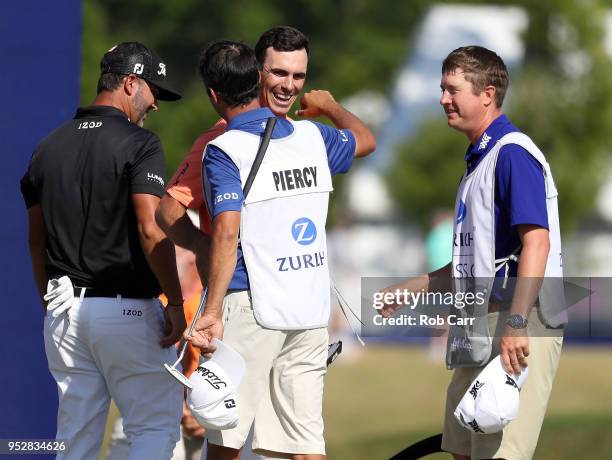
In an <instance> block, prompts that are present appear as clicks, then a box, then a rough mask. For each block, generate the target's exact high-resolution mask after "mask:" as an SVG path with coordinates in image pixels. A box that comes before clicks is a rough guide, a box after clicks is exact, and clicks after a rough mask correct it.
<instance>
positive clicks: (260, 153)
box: [242, 117, 276, 200]
mask: <svg viewBox="0 0 612 460" xmlns="http://www.w3.org/2000/svg"><path fill="white" fill-rule="evenodd" d="M274 125H276V117H270V118H268V121H266V129H265V130H264V134H263V137H262V138H261V143H260V144H259V149H257V155H255V161H254V162H253V166H252V167H251V171H250V172H249V177H247V180H246V182H245V183H244V189H243V191H242V195H243V200H246V197H247V195H248V194H249V191H250V190H251V186H252V185H253V181H254V180H255V176H256V175H257V171H259V167H260V166H261V162H262V161H263V158H264V155H265V154H266V150H268V144H269V143H270V139H271V138H272V131H273V130H274Z"/></svg>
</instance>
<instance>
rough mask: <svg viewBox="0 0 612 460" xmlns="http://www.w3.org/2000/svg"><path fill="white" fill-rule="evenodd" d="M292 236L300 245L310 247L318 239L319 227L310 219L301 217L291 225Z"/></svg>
mask: <svg viewBox="0 0 612 460" xmlns="http://www.w3.org/2000/svg"><path fill="white" fill-rule="evenodd" d="M291 235H292V236H293V239H294V240H295V241H296V242H297V243H298V244H301V245H303V246H308V245H309V244H312V243H314V241H315V240H316V239H317V227H316V226H315V224H314V222H313V221H312V220H310V219H309V218H307V217H300V218H299V219H298V220H296V221H295V222H294V223H293V224H292V225H291Z"/></svg>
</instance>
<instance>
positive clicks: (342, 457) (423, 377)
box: [324, 346, 612, 460]
mask: <svg viewBox="0 0 612 460" xmlns="http://www.w3.org/2000/svg"><path fill="white" fill-rule="evenodd" d="M345 358H348V357H345ZM342 359H343V357H341V358H340V359H339V360H338V361H337V364H334V366H333V367H332V368H331V369H330V371H329V373H328V376H327V381H326V392H325V414H324V415H325V421H326V426H325V431H326V439H327V448H328V457H329V458H330V459H331V460H349V459H350V460H360V459H363V460H378V459H388V458H389V457H390V456H392V455H393V454H395V453H397V452H399V451H401V450H402V449H404V448H405V447H407V446H408V445H410V444H412V443H413V442H415V441H418V440H420V439H423V438H425V437H427V436H430V435H433V434H436V433H439V432H441V431H442V420H443V414H444V398H445V394H446V386H447V384H448V381H449V379H450V372H449V371H447V370H446V369H445V368H444V365H443V361H441V360H438V361H434V360H431V359H429V358H428V354H427V350H426V349H423V348H418V347H381V346H369V347H368V348H367V349H366V352H365V353H362V354H361V356H360V358H359V359H355V360H351V362H348V361H349V360H348V359H346V361H345V362H344V363H342ZM611 368H612V353H611V352H610V350H609V349H605V348H600V349H598V348H576V347H574V348H571V347H568V348H565V349H564V351H563V354H562V358H561V363H560V367H559V371H558V373H557V378H556V381H555V387H554V389H553V394H552V395H551V400H550V403H549V406H548V413H547V417H546V420H545V423H544V426H543V429H542V434H541V436H540V442H539V444H538V449H537V451H536V454H535V457H534V458H535V459H538V460H539V459H551V460H552V459H556V460H559V459H561V460H564V459H567V460H570V459H572V460H575V459H580V460H582V459H589V460H591V459H593V460H598V459H609V458H612V454H611V452H612V397H611V396H612V395H611V389H612V373H610V372H608V369H611ZM427 458H428V459H432V460H434V459H448V458H450V457H449V456H448V455H445V454H438V455H432V456H430V457H427Z"/></svg>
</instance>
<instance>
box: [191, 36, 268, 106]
mask: <svg viewBox="0 0 612 460" xmlns="http://www.w3.org/2000/svg"><path fill="white" fill-rule="evenodd" d="M199 70H200V76H201V77H202V81H203V82H204V85H205V86H206V88H207V89H209V90H210V89H213V90H214V91H215V93H217V95H218V96H219V97H220V98H221V99H223V101H225V102H226V103H227V104H229V105H230V106H232V107H236V106H239V105H243V104H247V103H249V102H251V101H252V100H253V99H255V98H256V97H257V96H258V92H259V68H258V65H257V60H256V59H255V52H254V51H253V49H252V48H251V47H250V46H248V45H246V44H244V43H240V42H232V41H219V42H215V43H213V44H211V45H209V46H208V47H207V48H206V49H205V50H204V51H203V52H202V54H201V56H200V63H199Z"/></svg>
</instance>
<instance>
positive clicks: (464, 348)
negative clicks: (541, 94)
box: [440, 46, 566, 460]
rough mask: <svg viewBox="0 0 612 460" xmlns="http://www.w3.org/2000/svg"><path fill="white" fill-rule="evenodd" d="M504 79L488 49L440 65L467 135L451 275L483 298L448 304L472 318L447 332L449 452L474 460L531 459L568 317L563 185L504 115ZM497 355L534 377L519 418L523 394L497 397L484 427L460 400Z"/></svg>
mask: <svg viewBox="0 0 612 460" xmlns="http://www.w3.org/2000/svg"><path fill="white" fill-rule="evenodd" d="M507 85H508V74H507V70H506V67H505V65H504V63H503V61H502V60H501V58H500V57H499V56H497V55H496V54H495V53H494V52H492V51H489V50H487V49H485V48H482V47H478V46H468V47H463V48H459V49H457V50H455V51H453V52H452V53H450V54H449V56H448V57H447V58H446V59H445V61H444V63H443V66H442V83H441V87H442V97H441V99H440V103H441V105H442V107H443V108H444V111H445V113H446V115H447V119H448V124H449V126H450V127H452V128H454V129H456V130H458V131H460V132H462V133H464V134H465V135H466V136H467V137H468V139H469V141H470V146H469V147H468V149H467V153H466V156H465V159H466V163H467V168H466V172H465V173H464V175H463V178H462V180H461V183H460V185H459V191H458V193H457V198H456V203H455V219H456V220H455V231H454V237H453V254H452V263H451V265H450V267H449V269H448V273H449V275H450V276H451V277H452V278H453V289H454V291H455V293H456V294H457V293H463V294H465V293H468V292H472V293H477V292H482V293H485V295H484V299H485V301H484V303H480V304H474V305H472V306H470V307H469V308H468V307H466V308H462V309H457V308H454V307H451V308H453V312H452V313H453V314H455V313H456V314H458V315H459V316H463V317H472V318H475V321H474V322H473V323H471V325H470V326H469V327H468V326H466V327H461V326H451V328H450V330H449V338H448V345H447V357H446V363H447V366H448V367H449V368H452V369H454V372H453V377H452V380H451V383H450V384H449V388H448V394H447V402H446V417H445V426H444V435H443V441H442V447H443V448H444V449H445V450H447V451H449V452H452V453H454V454H457V455H463V456H466V457H471V458H504V459H507V460H525V459H530V458H531V457H532V456H533V453H534V451H535V447H536V445H537V440H538V435H539V431H540V427H541V424H542V421H543V418H544V414H545V412H546V406H547V403H548V397H549V395H550V391H551V389H552V382H553V379H554V375H555V372H556V369H557V365H558V361H559V356H560V351H561V343H562V326H563V324H564V323H565V321H566V318H565V301H564V293H563V280H562V277H563V267H562V261H561V260H562V259H561V237H560V229H559V216H558V210H557V195H558V193H557V188H556V186H555V182H554V180H553V176H552V173H551V169H550V166H549V164H548V162H547V161H546V158H545V157H544V155H543V154H542V152H541V151H540V149H539V148H538V147H537V146H536V145H535V144H534V143H533V141H532V140H531V139H530V138H529V137H528V136H526V135H525V134H523V133H521V132H519V130H518V129H517V128H516V127H515V126H514V125H513V124H512V123H511V122H510V121H509V120H508V118H507V117H506V116H505V115H503V114H502V112H501V105H502V102H503V99H504V95H505V92H506V89H507ZM542 280H543V284H542ZM534 304H535V305H536V306H535V307H534ZM466 323H467V324H469V322H466ZM496 355H500V357H499V358H497V359H499V362H500V363H501V365H502V366H503V367H504V370H505V372H506V373H507V374H508V375H511V374H519V373H524V372H523V369H524V368H526V367H527V365H529V377H528V378H527V379H526V380H525V383H524V386H523V387H522V390H521V392H520V397H519V400H520V408H518V414H517V407H516V405H518V402H519V401H518V400H516V399H514V397H513V398H510V399H508V398H498V399H496V403H495V404H489V403H487V404H486V407H487V409H486V411H485V412H487V411H488V412H491V411H493V412H495V410H497V411H498V412H497V413H492V414H489V415H483V414H484V413H481V414H480V415H479V417H480V418H481V420H482V421H483V422H484V423H485V426H484V427H479V428H478V429H475V428H474V426H475V425H476V424H477V423H478V420H476V418H474V419H473V420H467V419H466V417H468V418H469V415H470V414H471V412H470V410H467V411H466V410H462V409H461V408H464V409H465V408H466V407H468V406H469V404H467V403H468V402H469V401H466V399H465V398H467V396H465V398H464V395H466V394H467V393H466V391H467V390H469V387H470V385H472V386H473V385H474V383H473V382H474V381H475V379H476V377H477V376H478V374H479V373H480V372H481V370H482V369H483V367H484V366H486V365H487V364H488V363H489V361H490V360H491V359H492V357H493V356H496ZM487 369H489V368H487ZM522 381H523V379H521V382H522ZM462 398H464V399H463V400H462ZM468 399H469V398H468ZM461 400H462V404H459V403H460V401H461ZM504 401H506V402H504ZM489 402H490V401H489ZM504 404H506V406H504ZM483 407H484V406H483ZM495 407H496V408H497V409H494V408H495ZM454 413H456V414H463V415H462V418H459V419H457V418H456V417H455V415H454ZM508 414H512V417H509V415H508ZM472 415H473V414H472ZM510 418H515V419H514V420H512V421H509V420H510ZM485 420H486V422H485ZM496 420H497V421H496ZM508 422H509V423H508ZM499 430H501V431H499Z"/></svg>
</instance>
